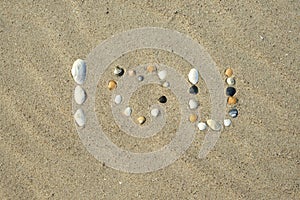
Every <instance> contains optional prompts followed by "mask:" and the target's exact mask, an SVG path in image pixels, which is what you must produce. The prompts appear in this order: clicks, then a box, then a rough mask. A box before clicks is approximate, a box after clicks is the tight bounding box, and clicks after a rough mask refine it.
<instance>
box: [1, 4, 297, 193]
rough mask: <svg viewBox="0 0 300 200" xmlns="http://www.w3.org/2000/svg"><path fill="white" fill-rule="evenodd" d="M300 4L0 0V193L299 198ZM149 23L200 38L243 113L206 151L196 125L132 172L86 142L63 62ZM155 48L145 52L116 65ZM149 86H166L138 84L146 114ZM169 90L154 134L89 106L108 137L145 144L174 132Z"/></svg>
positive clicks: (158, 143) (149, 55)
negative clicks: (182, 143) (228, 74)
mask: <svg viewBox="0 0 300 200" xmlns="http://www.w3.org/2000/svg"><path fill="white" fill-rule="evenodd" d="M249 2H251V3H249ZM299 13H300V4H299V1H293V0H290V1H281V0H270V1H238V2H237V1H209V0H207V1H196V0H191V1H187V0H186V1H181V0H176V1H121V0H117V1H113V2H112V1H96V0H81V1H80V0H64V1H45V0H40V1H33V0H30V1H25V0H23V1H22V0H21V1H17V0H1V1H0V84H1V87H0V96H1V101H0V178H1V179H0V198H1V199H297V196H298V198H299V196H300V192H299V191H300V190H299V184H300V177H299V164H300V148H299V146H300V139H299V133H300V123H299V118H300V103H299V100H300V66H299V63H300V59H299V58H300V56H299V55H300V38H299V32H300V17H299ZM146 26H151V27H163V28H168V29H172V30H177V31H179V32H181V33H184V34H186V35H189V36H190V37H192V38H193V39H194V40H196V41H198V42H199V43H200V44H201V45H202V46H204V47H205V49H206V50H207V51H208V52H209V54H210V55H211V57H212V58H213V60H214V61H215V62H216V64H217V67H218V70H219V71H220V73H221V74H222V76H223V71H224V70H225V69H226V68H227V67H228V66H229V67H232V68H233V70H234V75H235V78H236V81H237V84H236V88H237V98H238V99H239V102H238V105H237V108H238V109H239V116H238V118H236V119H234V120H233V124H232V126H231V127H228V128H226V129H225V130H224V131H223V132H222V134H221V137H220V139H219V140H218V142H217V144H216V146H215V147H214V149H213V151H211V152H210V153H209V155H208V157H207V158H205V159H202V160H200V159H198V157H197V155H198V151H199V149H200V147H201V144H202V142H203V139H204V135H205V134H204V133H202V132H199V133H197V135H196V138H195V140H194V142H193V144H192V145H191V147H190V148H189V149H188V150H187V151H186V152H185V153H184V154H183V155H182V156H181V157H180V158H179V159H178V160H177V161H176V162H175V163H173V164H172V165H170V166H168V167H166V168H164V169H161V170H159V171H155V172H152V173H146V174H130V173H125V172H120V171H117V170H114V169H111V168H109V167H107V166H105V164H104V163H102V162H99V161H98V160H96V159H95V158H94V157H93V156H92V155H91V154H90V153H89V152H88V151H87V150H86V148H85V147H84V146H83V144H82V142H81V140H80V138H79V136H78V133H77V131H76V127H75V125H74V120H73V116H72V98H73V89H74V87H75V84H74V81H73V79H72V76H71V74H70V69H71V66H72V64H73V62H74V61H75V60H76V59H77V58H82V59H85V58H86V57H87V55H88V54H89V53H90V51H91V50H92V49H94V48H95V47H96V46H97V45H99V44H100V43H101V42H102V41H104V40H105V39H107V38H110V37H111V36H112V35H114V34H117V33H121V32H124V31H127V30H130V29H133V28H139V27H146ZM170 56H171V55H170ZM154 57H155V55H153V52H151V51H150V50H149V51H144V52H143V51H141V52H140V53H137V56H135V57H134V56H132V57H130V56H129V57H128V58H124V59H123V60H124V61H126V62H127V64H126V62H124V63H123V64H124V65H128V66H135V65H138V64H140V63H143V62H145V61H153V60H155V58H154ZM166 57H167V56H163V54H162V55H161V60H160V61H164V60H163V58H166ZM130 58H131V59H130ZM132 58H134V59H132ZM147 59H148V60H147ZM121 61H122V60H119V61H116V62H121ZM166 61H168V59H166ZM146 63H147V62H146ZM169 64H172V59H169ZM183 65H184V63H183ZM111 67H113V66H111ZM188 67H189V66H188V65H187V66H186V68H182V70H183V72H188V70H187V69H188ZM184 70H185V71H184ZM200 73H201V72H200ZM108 76H109V75H108ZM107 78H109V77H107ZM100 83H101V81H100V82H99V84H100ZM151 90H153V94H157V95H159V94H160V92H164V91H163V90H162V91H159V90H158V89H157V88H155V87H153V88H152V87H151V86H147V87H145V88H144V90H142V89H141V90H138V91H137V92H136V93H135V94H134V95H133V97H132V100H131V103H132V107H134V109H135V110H140V111H139V112H146V111H145V110H143V109H144V107H143V103H149V102H148V101H149V99H147V94H148V93H149V92H150V93H151ZM201 92H202V93H203V95H202V97H203V101H204V102H205V101H206V103H204V105H203V106H204V107H205V105H207V106H209V101H208V100H205V99H207V98H209V93H208V91H207V89H205V86H203V88H201V89H200V93H201ZM107 93H108V94H109V92H108V91H107ZM169 95H170V97H171V98H170V101H169V102H168V103H169V104H168V105H169V107H168V111H170V112H168V115H169V117H170V118H169V122H168V123H167V125H166V126H165V127H164V128H165V129H164V132H163V133H164V134H161V135H160V136H158V137H155V138H154V139H153V140H151V142H143V141H137V140H131V139H130V138H129V137H128V136H122V135H124V134H122V133H121V132H118V131H117V127H116V126H115V124H114V123H112V121H113V120H114V119H113V118H112V114H111V113H109V109H108V107H105V106H103V105H102V104H103V102H107V99H105V98H106V97H103V96H101V95H99V96H98V97H97V99H99V101H98V104H97V105H96V107H97V110H98V114H97V115H98V116H99V118H100V121H101V124H104V126H105V127H106V128H107V129H108V130H116V132H114V131H111V132H109V133H108V135H109V137H111V139H112V141H114V142H115V143H117V144H118V145H120V146H121V147H123V148H126V149H129V150H131V151H136V152H143V151H152V150H155V149H157V148H160V147H162V146H163V145H165V144H167V143H168V142H169V141H170V140H171V139H172V136H173V135H172V132H173V133H174V129H176V127H177V124H178V118H177V117H176V116H177V115H179V114H180V113H179V111H178V105H177V101H176V99H175V98H173V96H172V94H169ZM204 97H205V98H204ZM205 108H206V107H205ZM172 111H173V112H172ZM208 111H209V109H208V108H207V109H204V110H203V113H204V115H205V116H206V115H207V116H209V112H208ZM104 112H107V115H106V114H103V113H104ZM141 114H142V113H141ZM137 116H138V115H136V116H135V117H137ZM169 133H170V134H169ZM136 144H138V145H136Z"/></svg>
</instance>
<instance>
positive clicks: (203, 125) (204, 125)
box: [197, 122, 207, 131]
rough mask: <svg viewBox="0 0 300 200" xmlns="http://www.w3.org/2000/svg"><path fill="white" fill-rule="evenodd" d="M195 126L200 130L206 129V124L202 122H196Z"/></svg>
mask: <svg viewBox="0 0 300 200" xmlns="http://www.w3.org/2000/svg"><path fill="white" fill-rule="evenodd" d="M197 126H198V128H199V130H200V131H204V130H205V129H206V127H207V125H206V124H205V123H204V122H200V123H198V125H197Z"/></svg>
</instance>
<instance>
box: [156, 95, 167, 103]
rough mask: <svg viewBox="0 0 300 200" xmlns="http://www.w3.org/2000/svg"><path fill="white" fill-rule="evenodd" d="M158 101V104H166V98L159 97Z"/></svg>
mask: <svg viewBox="0 0 300 200" xmlns="http://www.w3.org/2000/svg"><path fill="white" fill-rule="evenodd" d="M158 101H159V102H160V103H166V102H167V97H165V96H161V97H159V99H158Z"/></svg>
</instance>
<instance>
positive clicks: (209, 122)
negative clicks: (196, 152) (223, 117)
mask: <svg viewBox="0 0 300 200" xmlns="http://www.w3.org/2000/svg"><path fill="white" fill-rule="evenodd" d="M206 123H207V125H208V126H209V127H210V128H211V129H212V130H214V131H219V130H221V128H222V125H221V124H220V123H219V122H217V121H215V120H213V119H209V120H207V122H206Z"/></svg>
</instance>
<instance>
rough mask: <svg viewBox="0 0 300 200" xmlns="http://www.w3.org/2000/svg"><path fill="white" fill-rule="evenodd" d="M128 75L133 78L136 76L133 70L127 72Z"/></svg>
mask: <svg viewBox="0 0 300 200" xmlns="http://www.w3.org/2000/svg"><path fill="white" fill-rule="evenodd" d="M128 75H129V76H135V75H136V72H135V71H134V70H129V71H128Z"/></svg>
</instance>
